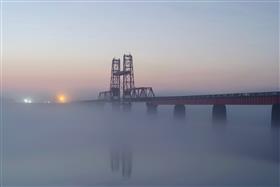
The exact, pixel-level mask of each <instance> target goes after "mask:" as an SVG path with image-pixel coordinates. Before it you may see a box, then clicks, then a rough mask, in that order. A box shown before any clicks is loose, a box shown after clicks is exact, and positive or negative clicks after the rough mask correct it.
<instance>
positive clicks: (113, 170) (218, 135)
mask: <svg viewBox="0 0 280 187" xmlns="http://www.w3.org/2000/svg"><path fill="white" fill-rule="evenodd" d="M4 106H5V107H4V138H3V139H4V166H3V169H4V184H5V185H10V186H31V185H32V186H34V185H38V186H43V185H44V186H84V185H89V186H102V185H115V184H116V185H145V186H148V185H151V186H153V185H155V186H158V185H170V186H175V185H188V186H196V185H207V186H224V185H238V186H240V185H244V186H247V185H262V186H266V185H275V186H276V185H277V184H279V183H278V177H279V170H278V169H279V168H278V166H279V161H277V159H278V151H279V148H278V147H279V132H277V131H276V130H274V129H271V128H270V107H262V106H261V107H247V106H244V107H239V106H236V107H228V108H227V109H228V123H227V124H226V125H225V126H217V125H215V126H213V125H212V124H211V106H187V108H186V112H187V119H186V120H185V121H176V120H174V119H173V117H172V112H173V111H172V110H173V108H172V107H160V108H159V112H158V115H157V116H154V117H151V116H148V115H147V114H146V108H145V105H141V104H137V105H133V108H132V111H131V112H128V113H123V112H121V111H119V112H117V111H112V110H111V107H110V106H105V107H96V106H92V105H90V104H88V105H51V104H45V105H21V104H9V105H4Z"/></svg>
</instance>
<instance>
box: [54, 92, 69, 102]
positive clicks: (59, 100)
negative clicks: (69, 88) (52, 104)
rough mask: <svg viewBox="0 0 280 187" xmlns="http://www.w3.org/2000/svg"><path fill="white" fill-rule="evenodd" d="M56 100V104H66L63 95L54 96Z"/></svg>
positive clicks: (65, 98)
mask: <svg viewBox="0 0 280 187" xmlns="http://www.w3.org/2000/svg"><path fill="white" fill-rule="evenodd" d="M56 100H57V102H58V103H66V102H67V97H66V96H65V95H64V94H59V95H57V96H56Z"/></svg>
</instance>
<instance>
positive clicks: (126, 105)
mask: <svg viewBox="0 0 280 187" xmlns="http://www.w3.org/2000/svg"><path fill="white" fill-rule="evenodd" d="M131 107H132V104H131V103H130V102H128V103H123V104H122V108H123V111H124V112H130V111H131Z"/></svg>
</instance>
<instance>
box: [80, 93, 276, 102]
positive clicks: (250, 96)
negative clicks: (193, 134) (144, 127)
mask: <svg viewBox="0 0 280 187" xmlns="http://www.w3.org/2000/svg"><path fill="white" fill-rule="evenodd" d="M124 101H125V102H147V103H150V104H154V105H177V104H183V105H214V104H224V105H273V104H280V92H279V91H277V92H258V93H233V94H213V95H190V96H166V97H138V98H127V99H125V100H124ZM84 102H99V103H100V102H114V101H111V100H88V101H84Z"/></svg>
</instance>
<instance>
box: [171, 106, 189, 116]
mask: <svg viewBox="0 0 280 187" xmlns="http://www.w3.org/2000/svg"><path fill="white" fill-rule="evenodd" d="M173 115H174V118H175V119H185V118H186V107H185V105H175V106H174V112H173Z"/></svg>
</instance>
